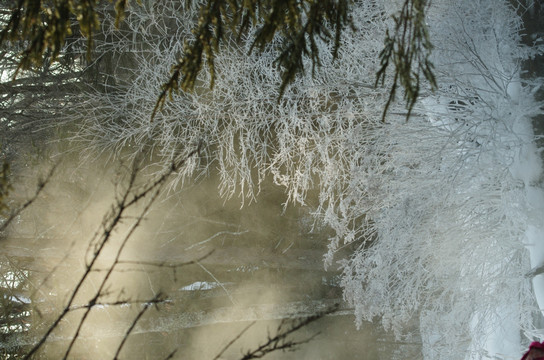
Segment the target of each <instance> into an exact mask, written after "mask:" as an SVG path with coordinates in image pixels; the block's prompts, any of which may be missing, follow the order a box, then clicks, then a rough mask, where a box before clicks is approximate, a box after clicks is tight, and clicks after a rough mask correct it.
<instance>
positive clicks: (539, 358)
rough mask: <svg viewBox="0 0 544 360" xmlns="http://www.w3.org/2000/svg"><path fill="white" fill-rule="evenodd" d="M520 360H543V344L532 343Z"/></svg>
mask: <svg viewBox="0 0 544 360" xmlns="http://www.w3.org/2000/svg"><path fill="white" fill-rule="evenodd" d="M521 360H544V343H540V342H538V341H533V342H532V343H531V345H529V350H528V351H527V352H526V353H525V354H523V356H522V357H521Z"/></svg>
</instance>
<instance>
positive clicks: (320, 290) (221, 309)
mask: <svg viewBox="0 0 544 360" xmlns="http://www.w3.org/2000/svg"><path fill="white" fill-rule="evenodd" d="M49 151H51V152H53V151H56V150H54V149H51V150H49ZM52 158H54V159H60V160H59V162H58V166H57V168H56V170H55V174H54V176H53V178H52V179H50V180H49V182H48V183H47V185H46V188H45V190H44V192H43V194H42V195H41V196H40V197H39V198H38V199H37V200H36V202H35V203H34V204H33V205H32V207H31V208H30V209H29V210H28V211H25V212H24V213H23V214H22V215H21V216H20V217H19V218H18V219H17V224H16V226H13V227H12V228H11V231H10V233H9V236H8V238H6V239H4V240H3V242H2V243H1V246H2V253H3V254H5V256H4V260H8V259H9V264H11V265H12V267H6V268H5V270H4V268H3V270H4V271H9V269H10V268H20V269H27V270H28V272H26V274H27V275H28V277H27V278H26V279H24V280H23V282H26V284H25V285H24V286H23V287H22V289H23V290H22V291H21V294H22V295H24V296H25V297H29V298H31V300H32V306H31V309H32V315H31V316H30V317H29V323H30V327H31V328H32V331H35V332H36V333H39V332H41V331H43V330H44V329H45V326H47V325H48V323H49V322H50V321H51V319H52V318H53V317H54V316H55V315H56V314H58V313H59V312H60V311H61V310H62V306H63V304H64V303H65V302H66V301H67V297H68V295H69V294H70V292H71V289H73V288H74V286H76V284H77V282H78V280H79V278H80V276H81V275H82V274H83V272H84V268H85V263H86V262H87V263H88V261H89V260H90V250H89V243H90V241H91V239H92V236H93V234H94V233H96V232H97V231H100V226H101V225H100V224H101V222H102V219H103V217H104V214H105V213H106V212H107V211H108V210H109V209H110V207H111V206H112V201H113V199H114V194H115V193H116V192H117V193H119V192H120V189H122V188H123V185H122V184H123V181H122V180H121V178H122V177H120V175H119V174H120V173H122V172H123V171H124V170H123V169H121V170H120V169H119V166H118V165H115V164H110V163H106V162H101V161H96V162H92V163H90V162H86V163H84V164H81V163H80V162H79V161H78V157H77V156H68V155H65V156H54V157H52ZM55 161H56V160H55ZM50 166H51V163H49V164H44V166H43V167H32V168H29V170H22V171H21V172H20V173H18V176H19V178H21V179H28V181H24V182H20V183H18V184H16V185H17V186H16V188H17V191H16V193H17V194H20V196H21V197H22V198H23V197H25V196H29V194H32V193H33V192H34V187H35V182H36V180H35V179H36V178H39V174H40V172H41V173H42V174H43V173H44V172H45V171H46V169H47V168H49V167H50ZM125 170H126V169H125ZM217 186H218V182H217V180H216V179H215V178H214V177H213V176H211V177H210V178H208V179H204V180H202V181H199V182H196V183H194V184H191V185H189V186H186V187H185V188H184V189H183V190H181V191H180V190H179V189H170V191H167V192H165V193H164V194H163V195H162V196H161V197H160V199H159V200H158V201H157V202H156V203H155V204H154V205H153V207H152V209H151V211H150V212H149V213H148V214H147V215H146V216H145V220H144V221H143V223H142V225H141V226H139V228H138V229H137V231H136V232H135V233H134V235H132V237H131V239H130V240H129V242H128V245H127V246H126V248H125V249H124V250H123V252H122V255H121V259H122V260H123V261H125V260H126V261H130V263H126V264H120V265H118V266H117V270H116V271H115V272H114V273H113V275H112V276H111V278H110V280H109V281H108V285H107V286H106V289H107V290H106V291H105V295H104V296H101V297H100V300H99V302H100V303H104V304H106V303H115V302H122V301H125V300H126V301H127V302H133V301H141V300H149V299H152V298H153V297H154V296H156V295H157V294H158V293H162V294H164V296H165V298H166V299H168V300H167V301H166V302H164V303H162V304H160V305H159V306H158V308H154V307H153V308H150V309H149V310H148V311H147V312H146V313H145V315H144V316H143V317H142V318H141V319H140V320H139V321H138V323H137V325H136V327H135V328H134V330H133V333H132V335H131V336H130V337H129V339H128V341H127V343H126V345H125V347H124V349H123V352H122V354H123V357H124V358H150V359H155V358H164V357H166V356H167V355H168V354H169V353H170V352H172V351H173V350H174V349H178V355H177V356H178V358H184V359H206V358H209V359H213V358H214V357H215V356H216V355H217V354H218V353H219V352H220V351H221V349H222V348H223V347H224V346H225V345H226V344H227V343H228V342H229V341H231V340H233V339H234V338H235V337H236V335H238V334H239V333H240V332H241V331H242V330H243V329H244V328H245V327H246V326H248V325H250V324H251V323H252V322H254V321H256V323H255V324H254V325H252V326H251V328H250V329H249V330H248V331H247V332H245V334H244V335H243V336H242V337H241V338H240V339H239V340H237V341H236V342H235V343H234V344H233V345H232V346H231V348H230V349H229V350H228V351H227V352H226V353H225V354H224V356H223V357H222V358H228V359H235V358H239V357H241V356H242V351H247V350H250V349H252V348H256V347H257V346H258V345H260V344H262V343H264V342H265V341H266V340H267V338H268V335H269V334H274V333H275V331H276V328H277V326H278V325H279V321H280V320H281V319H286V318H292V317H301V316H310V315H313V314H314V313H316V312H319V311H322V310H324V309H326V308H328V307H330V306H332V305H334V304H336V303H339V304H341V305H340V310H339V311H337V312H336V313H334V314H332V315H330V316H327V317H325V318H324V319H321V320H319V321H317V322H316V323H313V324H311V325H310V326H308V327H306V328H303V329H302V330H301V331H299V332H298V333H296V334H295V336H294V338H293V339H299V340H303V339H307V338H311V337H312V336H314V335H315V334H316V333H319V335H318V336H317V337H316V338H315V339H313V340H311V341H310V342H309V343H308V344H304V345H301V346H300V347H299V350H298V351H296V352H287V353H285V352H278V353H277V354H276V355H274V354H271V355H269V358H272V359H274V358H281V359H290V358H293V359H295V358H297V359H300V358H318V359H338V358H352V357H356V356H357V354H361V353H364V354H366V355H365V358H368V359H374V358H375V359H378V358H383V357H384V356H387V354H391V353H392V352H393V353H394V352H397V353H399V354H400V353H403V354H406V353H410V354H414V356H415V357H418V356H419V354H420V349H419V345H418V344H417V343H413V344H411V343H408V344H406V343H396V342H394V341H393V339H392V338H391V336H390V335H385V334H384V333H383V331H380V330H379V329H378V328H376V327H375V326H373V325H371V324H368V325H366V326H364V327H363V328H362V329H361V330H356V329H355V325H354V323H353V315H352V310H351V309H350V308H348V307H347V305H346V304H344V303H343V301H342V291H341V288H340V287H339V273H338V272H337V271H335V269H334V267H332V268H331V269H329V270H328V271H324V269H323V254H324V253H325V252H326V244H327V238H328V236H330V234H331V231H330V230H327V229H326V228H323V227H321V226H320V225H319V224H315V223H314V222H313V219H312V218H311V216H310V214H309V212H310V211H311V208H310V207H309V206H308V207H297V206H288V207H286V208H284V206H282V203H283V201H282V200H283V198H284V194H283V193H282V191H281V189H279V188H277V187H276V186H274V185H273V184H269V183H267V184H265V185H264V186H263V188H262V190H261V193H260V194H259V196H258V197H257V199H256V201H253V202H252V203H251V204H247V203H246V205H245V206H244V207H241V206H240V205H241V204H240V200H239V199H236V198H233V199H230V200H227V201H225V199H222V198H220V197H219V195H218V191H217ZM139 210H140V209H138V211H139ZM138 211H133V215H136V214H137V212H138ZM131 222H133V219H132V218H131V217H127V219H126V220H124V221H123V224H122V225H121V227H120V228H119V229H117V230H116V231H115V233H114V235H113V237H112V240H111V241H110V243H108V244H107V246H106V248H105V250H104V253H103V254H102V255H101V257H100V258H99V261H98V265H97V268H98V269H99V270H102V272H101V271H97V272H93V273H91V274H90V276H89V277H88V278H87V280H86V281H85V282H84V284H83V286H82V290H81V292H80V295H78V296H77V297H76V300H75V302H74V304H80V305H83V304H86V303H87V302H88V301H89V299H90V297H91V296H92V295H93V294H94V292H95V291H96V289H97V287H98V284H99V283H100V281H101V278H102V276H103V271H105V270H106V269H107V268H108V265H109V264H111V261H112V260H113V259H114V257H115V256H116V253H117V249H118V246H119V244H120V241H121V239H122V238H123V235H125V234H126V231H127V229H128V227H129V226H130V223H131ZM348 250H349V249H346V251H348ZM195 259H201V260H200V261H199V262H198V263H195V264H189V265H185V266H181V267H178V268H172V267H160V266H151V265H149V264H148V263H151V262H153V263H155V264H158V263H162V264H166V263H167V264H179V263H185V262H190V261H192V260H195ZM40 284H41V285H40ZM141 309H142V305H141V304H132V305H130V304H122V305H120V304H118V305H98V306H95V307H94V308H93V309H92V311H91V312H90V315H89V317H88V318H87V319H86V321H85V323H84V325H83V327H82V330H81V333H80V335H79V337H80V338H79V340H78V341H77V342H76V344H75V347H74V350H73V353H72V355H71V356H73V358H78V359H98V358H109V357H113V355H114V353H115V350H116V349H117V347H118V345H119V343H120V341H121V340H122V339H123V336H124V335H125V332H126V330H127V328H128V327H129V326H130V325H131V324H132V321H133V319H134V317H135V316H136V315H137V314H138V312H139V311H140V310H141ZM82 313H83V310H76V311H73V312H71V313H69V314H68V315H67V316H66V317H65V319H64V320H63V321H62V322H61V324H60V326H59V328H58V329H57V330H55V331H54V332H53V336H52V338H51V339H50V340H49V341H48V342H47V344H46V345H45V348H44V350H43V356H44V358H47V359H56V358H58V357H59V356H60V357H61V356H62V355H63V354H64V351H65V348H66V345H67V343H68V339H69V338H70V337H71V336H73V333H74V331H75V327H76V325H77V324H78V322H79V320H80V318H81V316H82ZM40 329H41V330H40ZM32 331H31V333H33V332H32ZM144 354H145V356H144Z"/></svg>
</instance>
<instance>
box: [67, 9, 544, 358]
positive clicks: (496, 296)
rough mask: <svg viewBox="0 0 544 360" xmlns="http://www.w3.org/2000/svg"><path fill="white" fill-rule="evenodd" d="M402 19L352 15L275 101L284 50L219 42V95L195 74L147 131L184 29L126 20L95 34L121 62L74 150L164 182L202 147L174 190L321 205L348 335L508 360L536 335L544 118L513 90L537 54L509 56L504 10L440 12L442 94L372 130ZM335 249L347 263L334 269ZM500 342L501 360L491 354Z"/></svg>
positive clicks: (154, 13) (146, 16) (437, 353)
mask: <svg viewBox="0 0 544 360" xmlns="http://www.w3.org/2000/svg"><path fill="white" fill-rule="evenodd" d="M400 5H402V4H400V3H399V4H397V2H391V1H381V0H374V1H369V0H361V1H355V2H354V3H353V7H352V12H351V16H352V20H353V24H354V25H355V27H354V28H353V29H345V30H344V36H343V37H342V38H341V43H340V47H339V48H338V53H337V55H336V58H333V56H332V54H333V53H334V51H333V50H334V49H332V48H331V47H334V44H331V43H329V42H326V41H321V40H317V42H316V46H317V47H318V49H319V53H320V54H321V55H322V57H321V59H320V62H321V70H320V71H318V72H316V73H315V74H313V76H312V74H307V75H305V76H299V77H296V78H295V79H294V80H293V83H292V84H291V85H290V86H288V87H286V88H285V91H284V92H283V96H282V97H281V98H280V100H279V101H278V98H279V91H280V90H279V86H278V85H279V82H278V81H279V80H278V79H281V75H280V73H279V70H278V69H277V68H276V67H274V66H272V63H273V61H274V60H275V59H276V58H277V56H278V50H277V49H278V47H277V46H275V45H277V44H275V41H281V39H280V38H275V39H272V41H271V43H270V44H269V45H268V46H266V47H264V48H263V51H262V53H259V54H256V53H252V52H250V51H249V50H250V47H251V44H252V41H251V38H252V37H251V32H249V35H248V36H247V37H242V38H240V39H234V38H232V39H229V40H228V41H226V43H228V46H227V45H226V44H225V46H224V47H223V48H222V49H221V51H220V52H218V53H217V54H216V55H215V58H214V71H215V74H216V75H215V80H214V87H213V89H211V90H210V89H209V88H208V84H209V81H210V79H211V76H212V74H211V73H210V72H209V71H208V70H203V72H204V73H203V76H204V79H203V81H202V83H197V84H196V86H195V90H194V92H192V93H180V94H176V93H173V94H172V98H173V99H172V100H171V101H167V102H165V103H164V106H163V107H162V110H161V111H160V112H157V113H156V115H155V117H154V118H153V120H152V121H150V118H149V114H150V113H152V112H153V110H154V108H155V104H156V97H157V95H158V94H159V92H160V90H161V86H162V84H163V82H164V79H165V78H167V77H168V76H169V74H168V67H167V66H164V64H165V63H168V64H171V65H175V64H176V63H177V60H178V59H177V57H178V56H179V54H180V53H182V52H183V42H182V40H183V39H190V37H191V26H190V24H191V22H190V21H189V20H190V19H191V18H192V16H194V13H191V12H190V11H187V9H185V10H186V11H180V8H179V7H180V6H183V5H176V3H175V2H164V3H160V4H159V3H158V4H156V5H153V6H148V5H146V4H145V3H144V4H142V5H136V4H134V5H133V7H132V8H130V9H129V11H128V13H127V16H126V20H125V26H126V28H123V29H121V30H115V29H114V26H113V24H114V23H115V19H113V18H112V19H109V20H108V19H107V18H106V19H105V20H104V21H103V23H102V26H103V31H104V33H105V34H106V35H107V36H105V39H108V41H99V40H98V39H97V40H95V41H96V46H97V50H98V51H101V52H107V51H110V52H111V51H116V52H120V53H122V54H124V56H126V58H127V59H129V60H130V61H129V62H128V64H129V65H126V66H125V67H126V68H123V65H122V64H120V65H119V66H120V68H119V69H118V70H119V74H122V76H121V75H119V74H118V75H117V77H116V84H115V85H112V86H111V87H109V88H107V89H106V91H105V92H96V93H90V94H89V96H88V100H87V102H85V103H82V104H81V106H80V107H78V108H77V109H76V110H77V111H78V113H80V114H84V116H83V118H84V124H83V126H82V127H81V131H80V132H79V133H78V134H77V136H76V137H75V140H77V141H82V142H83V144H84V146H85V147H88V146H89V144H94V145H95V146H96V149H97V150H99V151H106V150H110V149H114V150H115V151H116V153H117V154H119V156H126V155H127V153H128V154H129V155H130V153H131V152H130V151H126V150H127V148H128V146H130V147H134V146H145V147H149V148H150V149H152V151H153V155H154V159H156V162H155V165H157V167H161V166H163V167H166V166H169V164H170V163H171V162H172V161H173V160H176V159H178V160H179V159H183V158H186V157H187V154H188V153H189V152H190V151H192V150H193V149H194V146H192V145H195V144H198V143H200V144H202V153H201V156H200V157H194V158H191V160H190V161H191V163H190V166H187V167H186V168H184V169H182V170H180V173H179V174H178V177H177V181H176V182H175V183H174V184H173V185H172V186H177V185H178V184H180V183H182V182H183V181H185V180H187V179H189V178H192V177H198V176H203V175H206V174H207V173H209V172H217V173H218V174H219V175H220V179H221V187H220V193H221V194H222V195H223V196H226V197H231V196H240V198H241V199H242V201H243V200H244V199H249V200H251V199H253V198H254V197H256V196H257V195H258V192H259V186H260V184H261V183H262V181H263V180H264V179H265V177H272V179H273V180H274V182H275V183H276V184H278V185H280V186H283V187H284V188H285V192H286V203H287V204H289V203H295V204H304V203H306V202H307V200H308V196H309V192H310V191H316V192H317V194H318V201H317V206H315V209H314V210H315V211H314V215H315V221H316V222H322V223H324V224H326V225H328V226H329V227H330V228H332V229H333V230H334V231H335V236H334V237H333V238H331V239H330V243H329V251H328V253H327V254H326V255H325V265H326V266H336V265H337V264H340V266H341V267H342V269H343V279H342V285H343V288H344V298H345V300H346V301H348V302H349V303H351V304H352V305H353V306H354V308H355V316H356V323H357V324H361V321H362V320H376V319H379V320H380V321H381V322H382V323H383V325H384V327H385V328H386V329H391V330H392V331H394V332H395V334H396V335H397V336H399V337H413V336H415V337H421V339H422V341H423V344H424V351H425V355H426V356H428V357H429V358H455V359H458V358H459V357H461V356H467V357H479V356H485V355H486V354H485V352H486V351H487V353H488V355H489V356H492V355H497V356H499V355H500V354H501V352H502V354H506V355H513V356H515V355H516V351H519V350H520V349H519V346H520V345H519V344H520V343H521V342H522V341H525V340H524V339H526V338H531V337H533V336H536V334H537V333H536V332H535V329H534V326H533V322H532V321H533V319H532V316H533V315H535V314H536V310H537V308H536V307H535V301H534V295H533V292H532V289H531V284H530V283H529V280H528V279H527V278H526V277H525V274H526V272H527V271H528V270H529V255H528V252H527V249H526V248H525V245H526V244H525V242H526V241H525V240H524V239H525V232H526V230H527V228H528V226H530V225H532V224H535V223H536V224H538V223H537V221H538V219H539V216H541V215H542V214H541V213H539V212H535V209H534V208H532V205H531V203H530V201H529V199H528V198H527V193H528V189H534V188H535V187H536V185H537V183H538V181H540V176H541V169H540V168H533V169H531V171H529V172H527V171H526V169H527V168H526V167H524V166H523V165H520V164H522V163H523V162H522V160H523V159H527V158H528V157H530V156H534V154H535V149H534V148H532V146H533V145H532V141H533V134H532V130H531V129H530V125H529V124H530V122H529V118H530V116H532V115H534V114H535V113H537V112H538V111H539V107H538V105H539V104H537V103H535V101H534V100H533V97H532V91H533V90H534V87H533V86H532V85H531V83H530V82H527V81H524V80H522V79H521V77H520V72H521V62H522V61H523V60H524V59H527V58H529V57H531V56H532V55H534V54H535V53H536V52H537V51H539V49H528V48H525V47H523V46H522V45H521V44H520V31H522V24H521V22H520V18H519V16H518V14H517V13H516V8H515V7H514V6H513V5H512V3H511V2H508V1H496V0H478V1H464V0H454V1H450V0H437V1H433V2H432V4H431V5H430V7H429V9H428V13H427V17H426V18H425V21H426V23H427V26H428V29H429V35H430V40H431V43H432V44H434V50H433V57H432V59H431V60H432V62H433V63H434V64H435V75H436V80H437V84H438V89H437V90H436V91H435V92H432V91H431V86H428V87H427V88H424V86H425V85H424V84H420V86H421V87H420V92H419V95H420V102H419V104H418V105H416V107H414V109H413V111H412V116H411V117H410V118H409V119H408V120H407V119H406V110H405V109H404V106H403V105H402V104H399V103H396V102H393V103H391V104H390V108H389V112H388V113H387V115H386V117H385V119H384V120H385V121H382V114H383V109H384V107H385V106H386V105H387V104H388V100H389V91H388V89H389V88H390V87H391V86H392V84H393V82H394V80H395V79H394V75H393V74H391V75H387V76H386V78H385V81H384V86H383V87H376V86H374V83H375V74H376V72H377V71H379V69H380V67H381V65H382V64H381V63H380V52H381V50H382V48H383V38H384V34H386V31H388V30H389V31H393V29H394V27H395V22H394V20H393V18H392V17H391V15H395V14H397V12H398V11H399V9H400ZM254 30H255V31H256V29H254ZM114 37H115V41H112V40H111V39H112V38H114ZM280 48H281V47H280ZM127 61H128V60H127ZM304 61H307V63H306V64H305V66H307V67H311V60H310V59H306V60H304ZM206 71H208V72H206ZM89 154H90V152H89ZM537 210H538V209H537ZM539 211H540V210H539ZM528 214H533V217H531V216H528ZM345 244H350V245H351V246H353V247H354V248H355V249H356V250H355V251H354V252H353V254H352V255H351V256H350V257H349V258H347V259H337V258H335V253H336V252H337V251H338V250H339V249H340V248H342V247H343V246H344V245H345ZM414 324H415V327H414ZM413 329H417V331H416V332H415V333H414V331H413ZM520 334H521V335H520ZM499 336H502V337H503V338H508V339H505V342H503V343H502V345H501V346H502V348H501V347H500V346H499V347H497V346H494V345H493V344H492V343H493V341H495V339H497V337H499ZM540 336H542V334H540ZM522 337H523V338H522ZM506 340H511V341H512V342H513V344H514V345H513V346H510V345H508V346H507V345H505V344H507V341H506ZM512 349H513V350H512Z"/></svg>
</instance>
